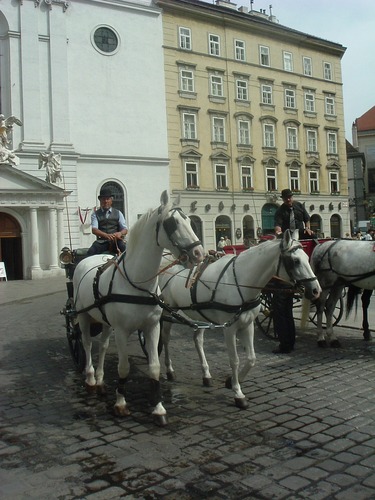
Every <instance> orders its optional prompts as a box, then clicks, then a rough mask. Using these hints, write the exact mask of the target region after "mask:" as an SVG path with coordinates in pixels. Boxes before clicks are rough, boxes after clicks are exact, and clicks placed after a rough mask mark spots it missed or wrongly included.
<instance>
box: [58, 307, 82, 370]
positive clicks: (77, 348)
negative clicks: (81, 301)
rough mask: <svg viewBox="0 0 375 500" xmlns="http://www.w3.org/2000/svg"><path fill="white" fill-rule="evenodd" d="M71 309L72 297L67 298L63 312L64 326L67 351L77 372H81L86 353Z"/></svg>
mask: <svg viewBox="0 0 375 500" xmlns="http://www.w3.org/2000/svg"><path fill="white" fill-rule="evenodd" d="M72 309H73V299H68V301H67V303H66V307H65V309H64V311H63V313H64V315H65V327H66V336H67V339H68V345H69V351H70V354H71V356H72V359H73V361H74V364H75V366H76V368H77V370H78V371H79V372H83V370H84V368H85V366H86V353H85V350H84V348H83V344H82V333H81V330H80V328H79V325H78V323H77V324H75V321H74V320H75V316H74V315H73V314H72Z"/></svg>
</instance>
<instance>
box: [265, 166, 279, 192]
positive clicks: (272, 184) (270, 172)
mask: <svg viewBox="0 0 375 500" xmlns="http://www.w3.org/2000/svg"><path fill="white" fill-rule="evenodd" d="M266 184H267V191H276V189H277V185H276V169H275V168H270V167H267V168H266Z"/></svg>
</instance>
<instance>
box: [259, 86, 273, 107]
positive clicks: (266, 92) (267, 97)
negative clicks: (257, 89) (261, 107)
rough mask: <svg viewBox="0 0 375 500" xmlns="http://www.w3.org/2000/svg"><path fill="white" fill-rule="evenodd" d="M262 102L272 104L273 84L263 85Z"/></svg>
mask: <svg viewBox="0 0 375 500" xmlns="http://www.w3.org/2000/svg"><path fill="white" fill-rule="evenodd" d="M261 91H262V103H263V104H272V87H271V85H262V86H261Z"/></svg>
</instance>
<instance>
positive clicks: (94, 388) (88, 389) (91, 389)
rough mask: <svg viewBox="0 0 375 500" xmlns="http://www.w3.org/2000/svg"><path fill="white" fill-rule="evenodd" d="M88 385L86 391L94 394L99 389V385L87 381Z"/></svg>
mask: <svg viewBox="0 0 375 500" xmlns="http://www.w3.org/2000/svg"><path fill="white" fill-rule="evenodd" d="M85 386H86V392H88V393H89V394H93V393H94V392H96V390H97V385H89V384H88V383H87V382H86V383H85Z"/></svg>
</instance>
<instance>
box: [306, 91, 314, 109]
mask: <svg viewBox="0 0 375 500" xmlns="http://www.w3.org/2000/svg"><path fill="white" fill-rule="evenodd" d="M305 111H307V112H308V113H315V94H313V93H312V92H305Z"/></svg>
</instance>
